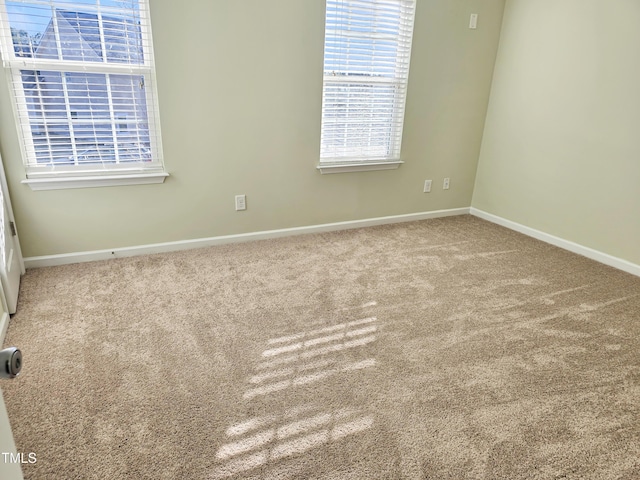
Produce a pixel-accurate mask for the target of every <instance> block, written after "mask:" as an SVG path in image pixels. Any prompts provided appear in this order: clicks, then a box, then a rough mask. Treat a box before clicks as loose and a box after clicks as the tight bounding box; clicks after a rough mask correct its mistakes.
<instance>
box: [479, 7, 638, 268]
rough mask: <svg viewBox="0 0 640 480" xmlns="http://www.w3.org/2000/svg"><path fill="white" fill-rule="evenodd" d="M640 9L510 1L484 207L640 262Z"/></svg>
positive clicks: (491, 112) (483, 175) (484, 151)
mask: <svg viewBox="0 0 640 480" xmlns="http://www.w3.org/2000/svg"><path fill="white" fill-rule="evenodd" d="M639 25H640V2H638V1H637V0H607V1H603V0H535V1H531V0H507V3H506V7H505V12H504V20H503V27H502V33H501V39H500V46H499V51H498V56H497V59H496V66H495V71H494V78H493V85H492V89H491V98H490V104H489V109H488V113H487V119H486V126H485V131H484V137H483V141H482V148H481V153H480V160H479V166H478V172H477V178H476V184H475V191H474V195H473V202H472V205H473V207H475V208H478V209H480V210H484V211H486V212H489V213H492V214H494V215H498V216H500V217H503V218H506V219H508V220H511V221H514V222H517V223H520V224H524V225H526V226H529V227H531V228H535V229H538V230H542V231H544V232H546V233H549V234H552V235H555V236H558V237H561V238H563V239H566V240H570V241H573V242H576V243H579V244H582V245H584V246H587V247H590V248H593V249H596V250H599V251H601V252H604V253H607V254H609V255H613V256H615V257H619V258H622V259H625V260H627V261H629V262H632V263H635V264H640V188H639V186H640V55H639V54H638V45H640V28H638V27H639Z"/></svg>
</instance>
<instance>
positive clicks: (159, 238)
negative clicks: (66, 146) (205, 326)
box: [0, 0, 504, 257]
mask: <svg viewBox="0 0 640 480" xmlns="http://www.w3.org/2000/svg"><path fill="white" fill-rule="evenodd" d="M503 6H504V0H483V1H482V2H478V1H477V0H419V1H418V7H417V18H416V25H415V34H414V47H413V52H412V60H411V76H410V81H409V93H408V100H407V111H406V122H405V135H404V143H403V154H402V157H403V159H404V160H405V161H406V163H405V164H404V165H403V166H401V167H400V168H399V169H398V170H394V171H383V172H363V173H349V174H337V175H324V176H323V175H320V174H319V173H318V172H317V171H316V168H315V167H316V165H317V160H318V153H319V148H320V147H319V143H320V107H321V92H322V54H323V35H324V2H323V1H322V0H271V1H268V2H266V1H264V0H242V1H240V0H216V1H211V0H197V1H196V0H184V1H181V2H176V1H172V0H151V16H152V22H153V34H154V45H155V53H156V69H157V77H158V91H159V102H160V111H161V122H162V135H163V141H164V154H165V163H166V167H167V169H168V171H169V172H170V173H171V177H170V178H169V179H168V180H167V181H166V183H165V184H162V185H148V186H127V187H108V188H92V189H82V190H58V191H41V192H33V191H31V189H30V188H29V187H27V186H25V185H22V184H21V183H20V181H21V180H22V179H24V170H23V168H22V163H21V158H20V150H19V146H18V140H17V136H16V129H15V124H14V120H13V113H12V110H11V107H10V98H9V95H8V89H7V86H6V79H5V78H4V76H1V75H0V77H1V78H0V148H1V153H2V156H3V159H4V162H5V167H6V170H7V174H8V180H9V185H10V193H11V196H12V199H13V203H14V210H15V214H16V220H17V223H18V227H19V229H20V235H21V243H22V248H23V252H24V255H25V256H26V257H31V256H38V255H49V254H60V253H68V252H81V251H88V250H96V249H106V248H116V247H126V246H134V245H144V244H149V243H158V242H167V241H176V240H185V239H193V238H203V237H211V236H217V235H229V234H235V233H243V232H254V231H261V230H269V229H278V228H287V227H294V226H304V225H313V224H320V223H328V222H338V221H346V220H355V219H363V218H371V217H380V216H386V215H396V214H406V213H414V212H424V211H430V210H438V209H447V208H457V207H468V206H469V204H470V202H471V195H472V190H473V181H474V175H475V171H476V164H477V158H478V154H479V148H480V140H481V138H482V130H483V125H484V119H485V114H486V105H487V102H488V94H489V88H490V82H491V75H492V71H493V65H494V59H495V52H496V49H497V44H498V38H499V32H500V24H501V19H502V10H503ZM472 12H475V13H479V15H480V17H479V28H478V29H477V30H469V29H468V28H467V27H468V21H469V14H470V13H472ZM445 176H449V177H451V189H450V190H448V191H443V190H442V189H441V185H442V178H443V177H445ZM427 178H431V179H433V180H434V189H433V192H432V193H431V194H424V193H422V186H423V182H424V180H425V179H427ZM240 193H244V194H246V195H247V205H248V209H247V211H245V212H235V210H234V195H236V194H240Z"/></svg>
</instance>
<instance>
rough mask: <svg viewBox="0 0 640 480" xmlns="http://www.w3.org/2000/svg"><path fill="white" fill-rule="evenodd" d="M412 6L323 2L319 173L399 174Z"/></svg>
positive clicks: (410, 1)
mask: <svg viewBox="0 0 640 480" xmlns="http://www.w3.org/2000/svg"><path fill="white" fill-rule="evenodd" d="M414 13H415V0H327V9H326V26H325V44H324V82H323V94H322V132H321V142H320V143H321V146H320V165H319V167H318V168H319V169H320V170H321V171H322V173H333V172H336V171H354V170H360V169H362V170H364V169H366V170H373V169H387V168H397V167H398V165H399V164H400V163H402V162H401V161H400V146H401V142H402V125H403V122H404V106H405V99H406V94H407V82H408V77H409V59H410V54H411V37H412V34H413V18H414Z"/></svg>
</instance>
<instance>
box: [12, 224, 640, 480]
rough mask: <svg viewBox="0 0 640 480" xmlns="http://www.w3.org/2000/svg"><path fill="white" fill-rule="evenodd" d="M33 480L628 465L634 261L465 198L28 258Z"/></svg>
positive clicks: (560, 473) (638, 438)
mask: <svg viewBox="0 0 640 480" xmlns="http://www.w3.org/2000/svg"><path fill="white" fill-rule="evenodd" d="M5 344H6V345H9V344H11V345H17V346H19V347H20V348H22V350H23V353H24V357H25V363H24V370H23V374H22V375H21V376H20V377H19V378H18V379H16V380H15V381H12V382H4V383H3V385H2V387H3V389H4V393H5V400H6V403H7V408H8V410H9V414H10V418H11V421H12V424H13V429H14V435H15V439H16V443H17V446H18V450H19V451H21V452H35V453H36V454H37V463H36V464H35V465H25V466H24V467H23V470H24V472H25V477H26V478H27V479H56V480H58V479H102V480H105V479H125V478H126V479H227V478H248V479H382V478H384V479H423V478H424V479H427V478H428V479H449V478H450V479H467V478H468V479H525V478H526V479H538V478H539V479H618V478H619V479H638V478H640V415H639V414H640V278H636V277H633V276H631V275H628V274H626V273H623V272H620V271H617V270H614V269H612V268H609V267H606V266H603V265H600V264H598V263H595V262H593V261H590V260H587V259H585V258H582V257H580V256H577V255H574V254H571V253H568V252H566V251H563V250H560V249H557V248H554V247H551V246H549V245H546V244H544V243H541V242H538V241H536V240H533V239H530V238H527V237H524V236H522V235H520V234H517V233H514V232H511V231H509V230H506V229H503V228H501V227H498V226H495V225H492V224H490V223H487V222H484V221H482V220H479V219H477V218H474V217H470V216H461V217H451V218H444V219H436V220H428V221H421V222H412V223H405V224H398V225H392V226H382V227H375V228H368V229H360V230H351V231H344V232H335V233H327V234H319V235H308V236H299V237H292V238H285V239H278V240H272V241H261V242H255V243H246V244H235V245H227V246H221V247H214V248H207V249H200V250H192V251H185V252H179V253H171V254H162V255H154V256H144V257H137V258H129V259H118V260H110V261H104V262H97V263H91V264H79V265H70V266H63V267H56V268H43V269H37V270H30V271H28V272H27V274H26V276H25V277H24V279H23V286H22V291H21V295H20V304H19V310H18V313H17V314H16V315H15V317H14V319H13V321H12V323H11V326H10V328H9V332H8V336H7V340H6V342H5Z"/></svg>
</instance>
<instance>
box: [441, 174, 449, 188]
mask: <svg viewBox="0 0 640 480" xmlns="http://www.w3.org/2000/svg"><path fill="white" fill-rule="evenodd" d="M442 189H443V190H449V177H447V178H445V179H444V182H442Z"/></svg>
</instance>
